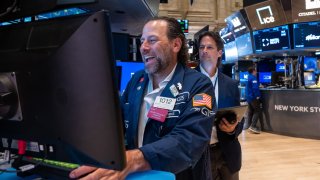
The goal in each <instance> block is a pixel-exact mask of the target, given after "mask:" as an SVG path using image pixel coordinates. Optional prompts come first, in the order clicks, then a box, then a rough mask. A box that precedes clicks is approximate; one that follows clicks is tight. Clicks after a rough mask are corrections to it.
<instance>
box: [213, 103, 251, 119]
mask: <svg viewBox="0 0 320 180" xmlns="http://www.w3.org/2000/svg"><path fill="white" fill-rule="evenodd" d="M247 109H248V106H247V105H245V106H234V107H228V108H221V109H218V111H217V112H216V115H215V123H216V124H219V123H220V121H221V120H222V118H226V120H227V121H228V122H229V123H230V124H233V123H236V122H237V121H238V120H239V121H240V120H241V119H242V118H243V116H244V115H245V113H246V112H247Z"/></svg>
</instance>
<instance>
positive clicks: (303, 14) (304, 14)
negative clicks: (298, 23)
mask: <svg viewBox="0 0 320 180" xmlns="http://www.w3.org/2000/svg"><path fill="white" fill-rule="evenodd" d="M316 14H317V13H316V12H315V11H309V12H301V13H299V14H298V16H299V17H301V16H314V15H316Z"/></svg>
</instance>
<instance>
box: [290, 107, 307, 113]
mask: <svg viewBox="0 0 320 180" xmlns="http://www.w3.org/2000/svg"><path fill="white" fill-rule="evenodd" d="M290 110H291V111H295V112H309V111H308V107H306V106H290Z"/></svg>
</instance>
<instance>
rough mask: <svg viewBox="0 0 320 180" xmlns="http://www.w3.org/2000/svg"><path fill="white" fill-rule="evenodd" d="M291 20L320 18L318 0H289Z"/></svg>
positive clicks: (305, 20)
mask: <svg viewBox="0 0 320 180" xmlns="http://www.w3.org/2000/svg"><path fill="white" fill-rule="evenodd" d="M291 5H292V21H293V22H307V21H316V20H319V19H320V0H291Z"/></svg>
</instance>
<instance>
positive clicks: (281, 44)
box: [253, 25, 290, 53]
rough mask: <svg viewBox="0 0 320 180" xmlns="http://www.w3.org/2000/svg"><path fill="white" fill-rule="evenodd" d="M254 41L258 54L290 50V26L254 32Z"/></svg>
mask: <svg viewBox="0 0 320 180" xmlns="http://www.w3.org/2000/svg"><path fill="white" fill-rule="evenodd" d="M253 39H254V47H255V52H256V53H259V52H265V51H277V50H286V49H290V37H289V27H288V25H285V26H278V27H274V28H269V29H262V30H258V31H253Z"/></svg>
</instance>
